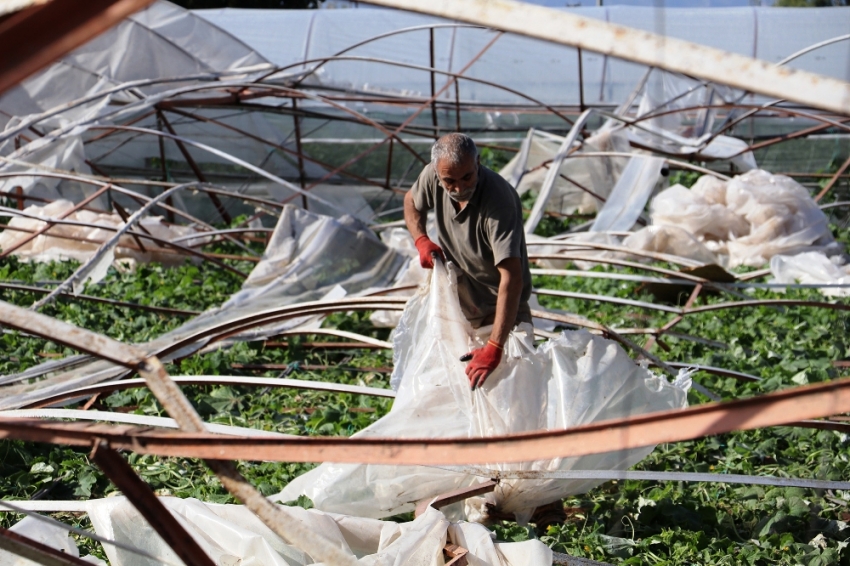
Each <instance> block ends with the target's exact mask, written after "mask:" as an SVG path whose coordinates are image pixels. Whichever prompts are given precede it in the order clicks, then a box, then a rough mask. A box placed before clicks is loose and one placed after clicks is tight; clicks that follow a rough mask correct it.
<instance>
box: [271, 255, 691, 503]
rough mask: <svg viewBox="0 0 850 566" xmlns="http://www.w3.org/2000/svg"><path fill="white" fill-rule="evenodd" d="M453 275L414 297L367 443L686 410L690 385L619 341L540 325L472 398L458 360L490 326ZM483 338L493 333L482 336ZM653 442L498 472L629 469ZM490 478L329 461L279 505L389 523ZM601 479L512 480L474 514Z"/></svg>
mask: <svg viewBox="0 0 850 566" xmlns="http://www.w3.org/2000/svg"><path fill="white" fill-rule="evenodd" d="M454 285H455V279H454V275H453V271H452V270H451V268H449V269H446V268H445V267H443V266H442V265H441V264H438V265H437V266H435V268H434V272H433V274H432V277H431V282H430V285H429V286H428V287H425V288H422V289H421V290H420V292H419V293H418V294H417V295H416V296H415V297H414V298H413V299H411V301H410V303H409V304H408V306H407V308H406V309H405V312H404V315H403V316H402V320H401V322H400V323H399V325H398V327H397V329H396V331H395V333H394V337H393V341H394V362H395V369H394V371H393V376H392V383H393V385H394V387H397V389H398V394H397V396H396V399H395V402H394V404H393V408H392V411H391V412H390V413H389V414H388V415H387V416H385V417H384V418H382V419H381V420H379V421H378V422H376V423H374V424H373V425H372V426H370V427H368V428H366V429H364V430H363V431H361V432H359V433H358V434H357V435H356V436H357V437H361V438H363V437H395V438H421V437H423V436H427V437H429V438H452V437H486V436H496V435H503V434H510V433H518V432H525V431H534V430H555V429H564V428H569V427H573V426H577V425H581V424H585V423H589V422H593V421H598V420H603V419H611V418H617V417H626V416H630V415H636V414H641V413H646V412H651V411H659V410H666V409H673V408H681V407H684V406H685V405H686V402H687V398H686V392H687V389H688V386H689V383H690V381H689V379H687V377H686V376H684V375H683V376H680V378H679V379H678V380H677V381H676V383H674V384H670V383H668V382H667V380H666V379H664V378H662V377H659V376H656V375H654V374H652V373H650V372H649V371H647V370H645V369H643V368H641V367H639V366H638V365H636V364H635V363H634V362H633V361H632V360H631V359H630V358H629V357H628V356H627V355H626V354H625V352H623V350H622V349H621V348H620V347H619V346H618V345H617V344H615V343H614V342H612V341H610V340H605V339H603V338H601V337H598V336H593V335H591V334H589V333H588V332H584V331H579V332H565V333H563V334H562V335H561V336H559V337H558V338H557V339H554V340H551V341H548V342H546V343H544V344H543V345H542V346H540V347H538V348H535V347H534V344H533V340H532V335H531V332H530V330H531V327H530V325H521V326H520V327H519V328H518V329H515V330H514V331H513V332H512V333H511V335H510V337H509V338H508V341H507V343H506V345H505V355H504V358H503V361H502V363H501V364H500V366H499V367H498V368H497V369H496V371H495V372H494V373H493V374H492V375H491V376H490V377H489V378H488V379H487V381H486V382H485V384H484V386H483V387H481V388H479V389H476V390H475V391H471V390H470V388H469V382H468V380H467V378H466V375H465V373H464V367H465V364H463V363H462V362H460V361H459V357H460V356H461V355H463V354H464V353H466V352H468V351H469V350H470V349H472V348H475V347H480V346H483V344H484V341H486V339H487V336H486V334H487V329H479V333H478V334H476V332H474V331H473V329H472V328H471V327H470V326H469V323H468V322H467V321H466V320H465V319H464V317H463V314H462V312H461V310H460V305H459V302H458V299H457V293H456V289H455V286H454ZM481 334H483V336H482V335H481ZM651 450H652V447H646V448H641V449H636V450H631V451H622V452H608V453H603V454H598V455H591V456H583V457H578V458H565V459H557V460H549V461H536V462H527V463H523V464H515V465H500V464H499V463H491V464H489V466H488V467H490V468H494V469H499V470H570V469H574V470H581V469H585V470H586V469H626V468H628V467H630V466H632V465H633V464H634V463H636V462H637V461H639V460H640V459H642V458H643V457H645V456H646V455H647V454H648V453H649V452H650V451H651ZM479 481H481V478H478V477H476V476H472V475H468V474H466V473H463V472H459V471H451V470H446V469H441V468H436V467H425V466H386V465H380V466H379V465H356V464H329V463H326V464H322V465H321V466H319V467H318V468H316V469H314V470H311V471H310V472H308V473H306V474H304V475H302V476H300V477H298V478H296V479H295V480H293V481H292V482H291V483H290V484H289V485H288V486H287V487H286V488H285V489H284V490H283V492H282V493H280V494H278V495H277V496H274V499H277V500H281V501H288V500H292V499H295V498H297V497H298V496H299V495H301V494H304V495H307V496H308V497H310V498H311V499H312V500H313V503H314V505H315V506H316V507H317V508H319V509H323V510H326V511H329V512H337V513H347V514H353V515H359V516H364V517H375V518H378V517H386V516H391V515H394V514H396V513H400V512H404V511H409V510H412V509H413V508H414V506H415V503H416V502H417V501H419V500H422V499H425V498H429V497H433V496H435V495H437V494H440V493H443V492H446V491H449V490H452V489H455V488H458V487H462V486H468V485H472V484H474V483H478V482H479ZM599 483H601V482H600V481H599V480H506V481H502V482H501V483H500V484H499V486H498V487H497V489H496V491H495V492H494V493H492V494H488V495H487V496H486V497H485V498H479V499H477V500H471V501H470V500H468V504H467V506H466V509H465V513H466V516H467V517H468V518H470V519H482V518H483V517H484V516H485V515H486V509H485V503H490V504H493V505H496V506H497V507H498V508H499V509H500V510H502V511H504V512H513V513H515V514H517V516H518V518H520V519H523V518H526V519H527V518H528V517H529V516H530V513H531V512H532V511H533V509H534V508H535V507H537V506H539V505H543V504H546V503H549V502H551V501H554V500H556V499H558V498H562V497H565V496H566V495H569V494H571V493H581V492H584V491H586V490H589V489H591V488H593V487H594V486H596V485H598V484H599Z"/></svg>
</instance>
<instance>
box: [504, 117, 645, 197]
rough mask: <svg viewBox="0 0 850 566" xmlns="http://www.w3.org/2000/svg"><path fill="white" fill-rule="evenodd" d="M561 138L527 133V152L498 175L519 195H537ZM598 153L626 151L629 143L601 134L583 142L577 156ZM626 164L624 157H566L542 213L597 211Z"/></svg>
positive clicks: (618, 134) (616, 133)
mask: <svg viewBox="0 0 850 566" xmlns="http://www.w3.org/2000/svg"><path fill="white" fill-rule="evenodd" d="M564 139H565V138H564V137H562V136H556V135H553V134H549V133H546V132H541V131H537V130H531V131H529V134H528V137H527V139H526V141H525V142H524V143H525V145H527V147H528V151H527V152H525V153H522V152H521V153H518V154H517V155H515V156H514V158H513V159H511V160H510V161H509V162H508V163H507V164H506V165H505V166H504V167H503V168H502V170H501V171H499V174H500V175H501V176H502V177H504V178H505V179H507V180H508V181H509V182H512V183H516V184H515V186H516V190H517V192H518V193H519V194H520V195H522V194H524V193H526V192H528V191H531V192H532V193H535V194H536V193H538V192H539V191H540V187H541V186H542V185H543V181H544V179H545V178H546V173H547V171H548V168H547V167H546V166H545V165H544V164H545V163H546V162H548V161H550V160H551V159H552V157H553V156H554V155H555V154H557V153H558V149H559V148H560V146H561V144H562V143H563V141H564ZM598 151H626V152H627V151H629V144H628V141H627V140H626V139H625V135H624V134H623V133H622V132H621V131H606V132H600V133H597V134H596V135H594V136H591V137H590V138H589V139H587V140H585V142H584V144H583V146H582V149H580V150H579V153H581V152H598ZM627 161H628V158H624V157H583V158H573V157H568V158H567V159H565V160H564V162H563V163H562V165H561V167H560V170H559V176H558V177H557V178H556V179H555V183H554V185H553V186H552V191H551V193H550V195H549V199H548V200H547V202H546V208H545V210H547V211H550V212H556V213H560V214H572V213H576V212H577V213H580V214H587V213H591V212H595V211H597V210H599V209H600V208H601V205H602V200H601V199H600V198H598V197H601V198H602V199H605V198H607V197H608V195H609V193H610V192H611V190H612V188H613V187H614V185H615V183H616V181H617V178H618V177H619V175H620V173H621V172H622V170H623V168H624V167H625V164H626V162H627ZM582 188H584V189H587V190H583V189H582ZM588 191H590V192H588ZM591 193H593V194H591ZM594 195H596V196H594Z"/></svg>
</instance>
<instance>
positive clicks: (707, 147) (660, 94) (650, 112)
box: [622, 69, 757, 171]
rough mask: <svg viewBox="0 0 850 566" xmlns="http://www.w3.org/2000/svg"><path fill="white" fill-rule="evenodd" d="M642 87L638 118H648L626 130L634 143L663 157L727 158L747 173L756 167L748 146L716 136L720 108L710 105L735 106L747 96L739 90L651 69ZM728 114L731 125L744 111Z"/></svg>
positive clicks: (726, 111)
mask: <svg viewBox="0 0 850 566" xmlns="http://www.w3.org/2000/svg"><path fill="white" fill-rule="evenodd" d="M639 86H640V88H639V92H640V101H639V103H638V108H637V118H645V119H643V120H638V121H636V122H635V125H634V126H630V127H629V128H627V131H628V139H629V140H630V141H632V142H635V143H636V144H637V145H640V146H643V147H649V148H652V149H654V150H657V151H660V152H662V153H668V154H671V153H672V154H679V155H683V156H685V155H690V156H694V157H708V158H712V159H728V160H730V161H731V162H732V163H734V164H735V166H737V167H738V168H739V169H740V170H742V171H749V170H751V169H755V168H756V167H757V165H756V160H755V157H754V156H753V153H752V151H749V149H748V148H749V146H748V145H747V143H746V142H744V141H743V140H740V139H737V138H733V137H730V136H724V135H718V136H715V137H713V138H712V136H711V132H712V131H713V129H714V128H713V126H714V122H715V119H716V118H717V116H718V110H717V109H716V108H711V107H710V106H711V105H712V104H718V103H719V104H729V103H735V102H737V101H739V100H740V99H741V97H742V93H741V92H740V91H737V90H735V89H732V88H729V87H726V86H723V85H718V84H706V83H704V82H702V81H698V80H695V79H692V78H689V77H684V76H681V75H678V74H676V73H670V72H668V71H664V70H661V69H652V70H651V71H650V73H649V76H648V78H647V80H646V81H645V82H644V83H643V84H642V85H639ZM622 110H623V111H624V112H625V111H627V110H628V108H624V109H622ZM724 112H725V115H726V121H729V120H732V119H733V118H734V117H736V116H737V115H738V114H740V112H741V111H740V110H736V109H732V110H725V111H724Z"/></svg>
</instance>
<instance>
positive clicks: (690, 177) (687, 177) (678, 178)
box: [670, 169, 702, 188]
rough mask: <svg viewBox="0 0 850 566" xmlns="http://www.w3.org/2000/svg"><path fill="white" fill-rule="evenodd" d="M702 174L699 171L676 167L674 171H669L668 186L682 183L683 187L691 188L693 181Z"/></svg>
mask: <svg viewBox="0 0 850 566" xmlns="http://www.w3.org/2000/svg"><path fill="white" fill-rule="evenodd" d="M701 176H702V174H701V173H697V172H696V171H686V170H682V169H678V170H676V171H671V172H670V186H671V187H672V186H673V185H682V186H683V187H687V188H691V187H693V186H694V183H696V182H697V179H699V178H700V177H701Z"/></svg>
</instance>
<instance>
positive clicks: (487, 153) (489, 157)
mask: <svg viewBox="0 0 850 566" xmlns="http://www.w3.org/2000/svg"><path fill="white" fill-rule="evenodd" d="M478 156H479V157H480V158H481V165H483V166H485V167H487V168H488V169H492V170H493V171H498V170H500V169H501V168H502V167H504V166H505V165H507V164H508V161H510V160H511V159H512V158H513V156H514V154H513V153H512V152H509V151H506V150H504V149H493V148H489V147H481V148H479V149H478Z"/></svg>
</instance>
